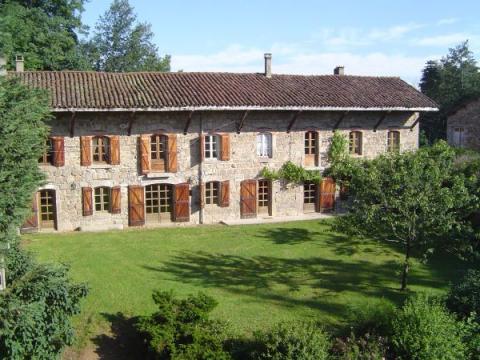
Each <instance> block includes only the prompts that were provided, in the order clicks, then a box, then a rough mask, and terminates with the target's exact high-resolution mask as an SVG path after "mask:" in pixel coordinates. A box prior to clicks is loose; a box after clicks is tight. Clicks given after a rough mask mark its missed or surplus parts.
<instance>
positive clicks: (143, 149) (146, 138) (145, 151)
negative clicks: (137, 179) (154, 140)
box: [140, 135, 150, 175]
mask: <svg viewBox="0 0 480 360" xmlns="http://www.w3.org/2000/svg"><path fill="white" fill-rule="evenodd" d="M140 169H141V171H142V174H143V175H146V174H148V173H149V172H150V135H142V136H140Z"/></svg>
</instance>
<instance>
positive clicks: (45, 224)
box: [39, 190, 56, 228]
mask: <svg viewBox="0 0 480 360" xmlns="http://www.w3.org/2000/svg"><path fill="white" fill-rule="evenodd" d="M39 193H40V194H39V197H40V226H41V227H42V228H54V227H55V215H56V214H55V213H56V212H55V192H54V191H53V190H40V191H39Z"/></svg>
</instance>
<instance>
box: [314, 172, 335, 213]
mask: <svg viewBox="0 0 480 360" xmlns="http://www.w3.org/2000/svg"><path fill="white" fill-rule="evenodd" d="M335 190H336V184H335V181H334V180H333V179H332V178H331V177H326V178H324V179H322V181H321V183H320V191H319V192H320V195H319V199H318V200H319V210H320V212H325V211H333V210H334V208H335Z"/></svg>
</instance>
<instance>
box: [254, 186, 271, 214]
mask: <svg viewBox="0 0 480 360" xmlns="http://www.w3.org/2000/svg"><path fill="white" fill-rule="evenodd" d="M271 198H272V195H271V182H270V181H269V180H258V202H257V204H258V210H257V212H258V214H259V215H272V212H271V208H272V204H271Z"/></svg>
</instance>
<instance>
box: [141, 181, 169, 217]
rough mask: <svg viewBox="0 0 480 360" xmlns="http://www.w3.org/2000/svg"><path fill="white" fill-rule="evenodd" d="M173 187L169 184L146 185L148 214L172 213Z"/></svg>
mask: <svg viewBox="0 0 480 360" xmlns="http://www.w3.org/2000/svg"><path fill="white" fill-rule="evenodd" d="M171 203H172V187H171V185H169V184H153V185H148V186H146V187H145V207H146V211H147V215H148V214H161V213H170V211H171Z"/></svg>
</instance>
